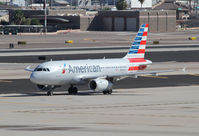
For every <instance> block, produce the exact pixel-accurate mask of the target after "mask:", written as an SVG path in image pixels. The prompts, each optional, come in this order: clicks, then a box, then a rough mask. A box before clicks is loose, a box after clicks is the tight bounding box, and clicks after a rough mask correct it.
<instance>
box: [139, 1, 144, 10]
mask: <svg viewBox="0 0 199 136" xmlns="http://www.w3.org/2000/svg"><path fill="white" fill-rule="evenodd" d="M144 1H145V0H139V2H140V4H141V8H142V4H143V3H144Z"/></svg>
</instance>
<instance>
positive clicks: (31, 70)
mask: <svg viewBox="0 0 199 136" xmlns="http://www.w3.org/2000/svg"><path fill="white" fill-rule="evenodd" d="M24 70H25V71H30V72H33V71H34V69H32V68H31V66H27V67H26V68H25V69H24Z"/></svg>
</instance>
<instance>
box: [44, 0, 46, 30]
mask: <svg viewBox="0 0 199 136" xmlns="http://www.w3.org/2000/svg"><path fill="white" fill-rule="evenodd" d="M46 7H47V6H46V0H44V30H45V33H47V15H46V14H47V9H46Z"/></svg>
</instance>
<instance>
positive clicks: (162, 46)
mask: <svg viewBox="0 0 199 136" xmlns="http://www.w3.org/2000/svg"><path fill="white" fill-rule="evenodd" d="M129 47H130V46H126V47H106V48H102V47H95V48H89V47H87V48H56V49H55V48H51V49H47V48H46V49H17V50H13V49H10V50H0V53H10V52H50V51H77V50H83V51H84V50H86V51H88V50H102V49H106V50H121V49H129ZM197 47H199V45H197V44H196V45H175V46H172V45H170V46H165V45H161V46H160V45H153V46H147V49H155V48H160V49H163V48H171V49H173V48H197Z"/></svg>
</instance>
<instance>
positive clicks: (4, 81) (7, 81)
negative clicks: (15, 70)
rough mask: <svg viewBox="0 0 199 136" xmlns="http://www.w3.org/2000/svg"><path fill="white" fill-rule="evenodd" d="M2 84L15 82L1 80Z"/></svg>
mask: <svg viewBox="0 0 199 136" xmlns="http://www.w3.org/2000/svg"><path fill="white" fill-rule="evenodd" d="M0 82H1V83H12V82H13V81H9V80H0Z"/></svg>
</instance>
